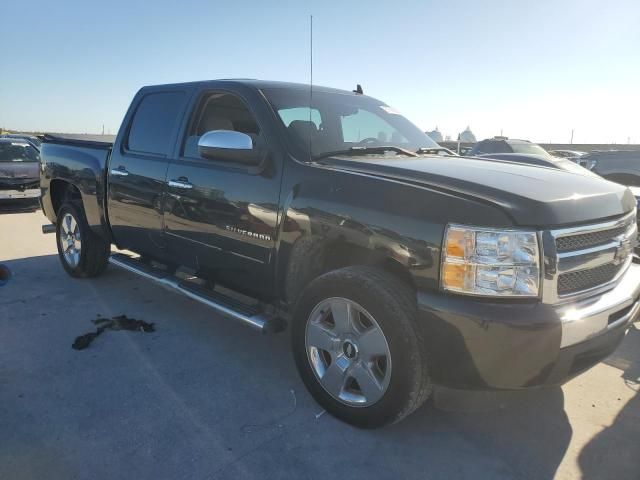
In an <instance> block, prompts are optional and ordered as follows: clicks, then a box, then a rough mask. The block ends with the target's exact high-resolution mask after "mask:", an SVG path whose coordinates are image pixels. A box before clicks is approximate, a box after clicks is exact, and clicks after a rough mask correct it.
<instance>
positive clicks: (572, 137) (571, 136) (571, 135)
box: [569, 128, 573, 145]
mask: <svg viewBox="0 0 640 480" xmlns="http://www.w3.org/2000/svg"><path fill="white" fill-rule="evenodd" d="M569 143H571V144H572V145H573V128H572V129H571V141H570V142H569Z"/></svg>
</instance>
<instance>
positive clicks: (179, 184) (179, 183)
mask: <svg viewBox="0 0 640 480" xmlns="http://www.w3.org/2000/svg"><path fill="white" fill-rule="evenodd" d="M168 185H169V186H170V187H173V188H181V189H183V190H190V189H192V188H193V184H192V183H189V181H188V180H187V179H186V178H184V177H180V178H179V179H178V180H169V182H168Z"/></svg>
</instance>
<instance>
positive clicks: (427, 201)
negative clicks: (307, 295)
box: [276, 166, 512, 299]
mask: <svg viewBox="0 0 640 480" xmlns="http://www.w3.org/2000/svg"><path fill="white" fill-rule="evenodd" d="M305 167H306V168H309V169H311V168H313V167H312V166H305ZM303 168H304V167H303ZM305 177H306V178H305V179H304V180H302V181H300V182H298V183H295V184H293V185H291V188H288V189H287V190H288V194H287V196H286V197H285V201H284V202H283V209H282V212H283V218H282V221H281V224H280V232H279V236H278V238H279V240H278V242H279V245H278V252H279V255H278V262H277V268H276V272H277V276H278V281H277V282H276V284H277V285H279V286H281V288H283V289H284V290H285V291H281V292H280V298H289V299H290V298H291V292H289V295H287V292H286V289H287V285H289V286H291V285H292V283H293V284H294V285H296V286H297V288H300V285H303V286H304V283H305V282H306V280H308V279H306V278H303V277H300V278H295V279H294V280H292V279H291V277H292V274H293V273H295V272H300V271H304V272H306V275H308V276H311V277H313V273H312V272H313V270H314V269H317V263H318V262H322V261H324V260H326V259H321V258H318V256H319V255H324V256H325V257H327V256H331V254H332V252H333V249H334V247H335V248H336V249H337V248H338V246H340V247H342V246H344V245H348V246H350V247H353V252H358V255H354V258H350V259H347V260H350V261H352V262H353V263H352V264H357V263H360V262H361V261H366V262H367V263H375V262H377V261H380V260H386V259H389V260H393V261H394V262H395V263H396V264H398V265H400V266H402V267H403V268H404V269H405V270H406V271H407V272H408V274H409V275H410V276H411V278H412V281H413V284H414V285H415V286H416V288H417V289H419V290H437V289H438V282H439V268H440V249H441V245H442V239H443V234H444V229H445V226H446V224H447V223H448V222H451V221H455V222H458V223H476V224H477V223H480V224H483V223H484V224H490V225H500V224H503V225H512V223H511V221H510V219H509V218H508V217H507V216H506V215H504V214H503V213H502V212H500V211H498V210H497V209H496V208H495V207H492V206H488V205H486V204H482V203H479V202H477V201H475V200H473V199H468V198H460V197H456V196H454V195H451V194H448V193H443V192H440V191H436V190H432V189H429V188H425V187H422V186H415V185H408V184H405V183H402V182H398V181H392V180H388V179H384V178H379V177H374V176H370V175H362V174H357V173H356V174H354V173H352V172H345V171H336V170H328V169H323V168H313V176H312V177H311V176H305ZM286 183H287V182H284V184H285V185H286ZM342 250H343V251H344V249H342ZM349 251H351V250H349ZM363 252H365V253H364V256H365V257H366V258H363V257H362V255H363ZM314 263H315V264H316V265H314ZM307 266H308V267H307ZM309 270H311V271H312V272H309ZM294 277H295V275H294ZM294 290H295V289H294ZM294 296H295V295H294Z"/></svg>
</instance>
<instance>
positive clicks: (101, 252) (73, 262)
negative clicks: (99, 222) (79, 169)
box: [56, 202, 111, 278]
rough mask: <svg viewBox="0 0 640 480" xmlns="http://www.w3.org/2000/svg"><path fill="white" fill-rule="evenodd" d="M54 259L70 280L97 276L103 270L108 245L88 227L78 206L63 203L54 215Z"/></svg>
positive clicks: (108, 253) (105, 263) (107, 254)
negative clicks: (55, 258)
mask: <svg viewBox="0 0 640 480" xmlns="http://www.w3.org/2000/svg"><path fill="white" fill-rule="evenodd" d="M57 217H58V222H57V225H56V245H57V247H58V257H59V258H60V262H61V263H62V266H63V267H64V269H65V270H66V272H67V273H68V274H69V275H71V276H72V277H76V278H89V277H97V276H98V275H100V274H101V273H102V272H104V271H105V269H106V268H107V264H108V262H109V255H110V253H111V245H110V243H109V242H108V241H106V240H104V239H103V238H101V237H99V236H98V235H96V234H95V233H93V231H92V230H91V228H90V227H89V224H88V223H87V219H86V217H85V214H84V210H83V209H82V207H80V206H78V205H77V204H75V203H70V202H69V203H65V204H63V205H62V207H60V210H59V211H58V214H57Z"/></svg>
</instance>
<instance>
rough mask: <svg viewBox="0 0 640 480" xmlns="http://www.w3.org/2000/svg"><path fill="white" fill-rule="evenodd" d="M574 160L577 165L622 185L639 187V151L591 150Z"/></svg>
mask: <svg viewBox="0 0 640 480" xmlns="http://www.w3.org/2000/svg"><path fill="white" fill-rule="evenodd" d="M576 161H577V163H578V164H579V165H581V166H583V167H585V168H588V169H589V170H591V171H592V172H595V173H597V174H598V175H600V176H602V177H604V178H606V179H607V180H611V181H612V182H616V183H620V184H622V185H630V186H634V187H640V151H637V150H636V151H633V150H629V151H627V150H611V151H604V152H591V153H589V154H587V155H583V156H581V157H580V158H578V159H577V160H576Z"/></svg>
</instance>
